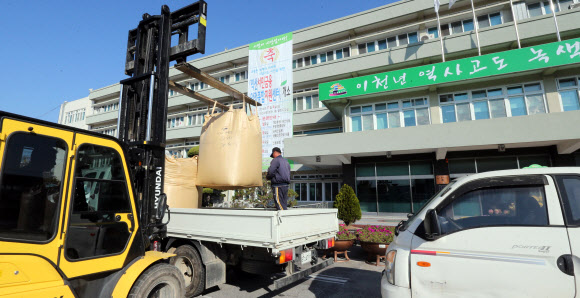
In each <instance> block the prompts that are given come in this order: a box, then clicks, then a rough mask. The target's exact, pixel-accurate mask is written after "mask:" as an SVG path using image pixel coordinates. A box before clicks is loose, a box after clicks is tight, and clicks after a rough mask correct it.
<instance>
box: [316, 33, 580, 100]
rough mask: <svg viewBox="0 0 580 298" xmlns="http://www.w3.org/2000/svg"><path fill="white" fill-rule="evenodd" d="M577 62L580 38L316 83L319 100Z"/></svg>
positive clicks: (578, 59) (579, 54)
mask: <svg viewBox="0 0 580 298" xmlns="http://www.w3.org/2000/svg"><path fill="white" fill-rule="evenodd" d="M573 63H580V38H577V39H570V40H565V41H561V42H554V43H547V44H542V45H537V46H532V47H527V48H522V49H517V50H510V51H505V52H498V53H493V54H488V55H483V56H476V57H470V58H464V59H458V60H453V61H448V62H442V63H436V64H431V65H425V66H418V67H413V68H407V69H401V70H395V71H389V72H383V73H378V74H374V75H368V76H361V77H357V78H352V79H345V80H339V81H332V82H328V83H322V84H319V85H318V88H319V97H320V100H330V99H338V98H344V97H352V96H357V95H364V94H372V93H378V92H386V91H392V90H401V89H407V88H414V87H420V86H427V85H436V84H442V83H448V82H456V81H462V80H470V79H476V78H482V77H489V76H496V75H502V74H510V73H516V72H522V71H527V70H534V69H541V68H547V67H555V66H561V65H566V64H573Z"/></svg>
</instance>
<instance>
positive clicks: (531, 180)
mask: <svg viewBox="0 0 580 298" xmlns="http://www.w3.org/2000/svg"><path fill="white" fill-rule="evenodd" d="M579 224H580V168H573V167H569V168H565V167H562V168H545V167H541V168H530V169H521V170H506V171H494V172H487V173H482V174H475V175H471V176H466V177H462V178H459V179H458V180H456V181H454V182H452V183H450V184H449V185H447V186H446V187H445V188H443V189H442V190H441V191H440V192H439V193H437V194H436V195H435V196H434V197H433V198H432V199H431V200H430V201H429V202H428V203H427V204H425V206H424V207H423V208H422V209H421V210H420V211H419V212H417V213H416V214H415V215H413V216H412V217H411V218H409V220H407V221H406V222H402V223H401V224H399V226H398V227H397V236H396V237H395V240H394V241H393V243H392V244H391V245H389V248H388V250H387V258H386V259H387V261H386V265H385V266H386V268H385V271H384V272H383V275H382V279H381V293H382V296H383V297H474V296H475V297H574V296H575V295H576V291H577V289H579V285H580V281H579V279H577V278H576V276H575V275H576V274H578V273H575V270H574V267H577V266H580V259H579V258H578V255H579V252H580V227H579ZM576 271H577V270H576Z"/></svg>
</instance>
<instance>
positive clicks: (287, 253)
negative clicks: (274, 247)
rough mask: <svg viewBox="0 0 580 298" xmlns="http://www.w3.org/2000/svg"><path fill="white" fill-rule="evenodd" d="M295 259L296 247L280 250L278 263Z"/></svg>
mask: <svg viewBox="0 0 580 298" xmlns="http://www.w3.org/2000/svg"><path fill="white" fill-rule="evenodd" d="M292 260H294V248H289V249H286V250H283V251H281V252H280V256H279V257H278V264H284V263H286V262H290V261H292Z"/></svg>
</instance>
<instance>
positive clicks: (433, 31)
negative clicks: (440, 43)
mask: <svg viewBox="0 0 580 298" xmlns="http://www.w3.org/2000/svg"><path fill="white" fill-rule="evenodd" d="M427 33H428V34H429V35H432V36H433V37H434V38H439V31H438V30H437V27H432V28H429V29H427Z"/></svg>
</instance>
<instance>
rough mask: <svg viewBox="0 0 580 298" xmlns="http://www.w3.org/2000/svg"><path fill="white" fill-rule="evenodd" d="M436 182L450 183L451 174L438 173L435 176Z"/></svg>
mask: <svg viewBox="0 0 580 298" xmlns="http://www.w3.org/2000/svg"><path fill="white" fill-rule="evenodd" d="M435 182H437V184H440V185H441V184H449V175H437V176H435Z"/></svg>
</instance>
